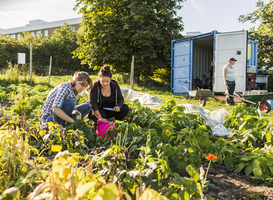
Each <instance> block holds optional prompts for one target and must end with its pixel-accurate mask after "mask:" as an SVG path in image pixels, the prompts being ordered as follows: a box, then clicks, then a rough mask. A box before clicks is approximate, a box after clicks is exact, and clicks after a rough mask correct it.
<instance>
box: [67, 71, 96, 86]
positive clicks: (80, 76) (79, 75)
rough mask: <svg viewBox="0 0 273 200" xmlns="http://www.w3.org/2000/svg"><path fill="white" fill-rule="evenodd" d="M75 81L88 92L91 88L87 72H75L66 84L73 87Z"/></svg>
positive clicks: (91, 83) (91, 84)
mask: <svg viewBox="0 0 273 200" xmlns="http://www.w3.org/2000/svg"><path fill="white" fill-rule="evenodd" d="M75 81H78V82H79V84H81V85H82V86H83V87H85V89H86V90H90V89H91V88H92V87H93V82H92V79H91V78H90V77H89V74H88V73H87V72H84V71H78V72H75V73H74V75H73V78H72V79H70V80H69V81H68V82H69V83H70V84H71V85H72V87H75V85H76V83H75Z"/></svg>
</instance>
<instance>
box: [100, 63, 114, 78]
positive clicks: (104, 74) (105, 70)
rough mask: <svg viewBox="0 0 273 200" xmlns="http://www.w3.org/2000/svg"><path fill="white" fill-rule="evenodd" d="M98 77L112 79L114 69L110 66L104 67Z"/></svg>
mask: <svg viewBox="0 0 273 200" xmlns="http://www.w3.org/2000/svg"><path fill="white" fill-rule="evenodd" d="M98 76H99V77H100V78H101V77H109V78H112V69H111V67H110V66H109V65H103V66H102V68H101V69H100V71H99V73H98Z"/></svg>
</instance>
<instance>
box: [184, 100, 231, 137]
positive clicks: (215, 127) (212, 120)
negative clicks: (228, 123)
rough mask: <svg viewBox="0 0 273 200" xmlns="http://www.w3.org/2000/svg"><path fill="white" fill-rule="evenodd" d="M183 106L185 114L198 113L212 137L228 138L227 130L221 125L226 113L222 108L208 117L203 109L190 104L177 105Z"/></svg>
mask: <svg viewBox="0 0 273 200" xmlns="http://www.w3.org/2000/svg"><path fill="white" fill-rule="evenodd" d="M179 105H182V106H184V107H185V108H186V109H185V113H200V114H201V115H202V116H203V117H204V118H205V120H206V125H208V126H209V127H210V128H211V129H212V133H213V135H217V136H229V135H230V134H229V132H228V130H227V128H226V127H225V126H224V125H223V122H224V119H225V116H226V114H227V111H226V110H225V109H224V108H221V109H218V110H215V111H212V112H211V113H210V115H209V112H210V111H209V110H208V109H203V108H201V107H199V106H195V105H192V104H179Z"/></svg>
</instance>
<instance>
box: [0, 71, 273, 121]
mask: <svg viewBox="0 0 273 200" xmlns="http://www.w3.org/2000/svg"><path fill="white" fill-rule="evenodd" d="M90 77H91V79H92V80H93V82H94V81H96V80H97V79H98V76H97V75H90ZM70 78H72V76H51V77H50V85H51V86H52V87H55V86H57V85H59V84H60V83H63V82H66V81H68V80H69V79H70ZM0 79H2V80H5V78H2V77H0ZM113 79H115V80H117V81H118V82H119V85H120V87H124V88H130V85H129V84H126V83H122V81H119V80H120V79H121V77H120V75H115V74H114V75H113ZM21 80H24V77H22V78H21ZM27 80H29V79H28V77H27ZM33 83H34V84H48V76H34V77H33ZM134 90H136V91H139V92H143V93H148V94H151V95H153V96H156V97H158V98H159V99H161V100H162V101H163V102H165V103H166V102H167V101H168V100H174V101H175V102H176V103H177V104H185V103H189V99H188V97H187V96H181V95H174V94H172V93H171V92H170V86H169V84H162V83H160V82H155V81H153V82H150V83H147V84H142V85H136V84H135V85H134ZM192 104H193V105H196V106H199V100H198V99H196V100H194V101H193V102H192ZM235 104H238V103H235ZM204 108H205V109H208V110H210V111H214V110H218V109H220V108H224V109H226V110H227V112H228V111H230V110H231V109H232V108H233V106H226V105H225V102H224V101H219V100H215V99H214V98H213V97H210V98H207V103H206V105H205V106H204ZM262 116H263V117H266V118H268V119H271V118H272V117H273V111H270V112H269V113H262Z"/></svg>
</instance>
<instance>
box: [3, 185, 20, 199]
mask: <svg viewBox="0 0 273 200" xmlns="http://www.w3.org/2000/svg"><path fill="white" fill-rule="evenodd" d="M20 194H21V192H20V190H19V189H18V188H16V187H11V188H9V189H6V190H5V191H4V192H3V194H2V197H8V196H10V197H12V198H14V199H18V198H19V197H20Z"/></svg>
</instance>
